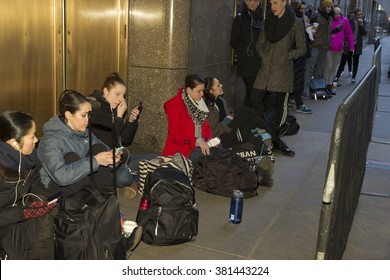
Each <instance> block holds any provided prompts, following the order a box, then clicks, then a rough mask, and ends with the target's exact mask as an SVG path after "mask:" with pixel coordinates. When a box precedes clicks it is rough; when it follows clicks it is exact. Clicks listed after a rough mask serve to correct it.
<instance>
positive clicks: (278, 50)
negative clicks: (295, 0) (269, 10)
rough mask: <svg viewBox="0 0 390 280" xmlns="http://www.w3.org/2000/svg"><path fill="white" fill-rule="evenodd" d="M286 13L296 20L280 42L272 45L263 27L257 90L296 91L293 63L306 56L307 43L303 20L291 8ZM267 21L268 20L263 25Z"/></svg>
mask: <svg viewBox="0 0 390 280" xmlns="http://www.w3.org/2000/svg"><path fill="white" fill-rule="evenodd" d="M285 13H289V16H291V17H294V18H295V20H294V23H293V25H292V27H291V29H290V30H289V32H288V33H287V34H286V35H285V36H284V37H283V38H282V39H281V40H279V41H278V42H276V43H271V42H269V41H268V40H267V38H266V34H265V31H264V32H263V29H264V24H263V25H262V31H261V32H260V36H259V40H258V41H257V44H256V49H257V53H258V54H259V56H260V60H261V62H262V65H261V67H260V70H259V72H258V74H257V77H256V81H255V83H254V88H256V89H260V90H268V91H274V92H292V91H293V90H294V71H293V61H294V59H297V58H298V57H301V56H304V55H305V54H306V42H305V34H304V30H303V24H302V19H301V18H296V17H295V13H294V11H293V10H292V8H291V7H290V6H287V7H286V12H285ZM270 16H273V14H272V15H270ZM286 16H287V15H286ZM266 21H267V18H266V20H265V21H263V23H264V22H266ZM294 42H295V44H294Z"/></svg>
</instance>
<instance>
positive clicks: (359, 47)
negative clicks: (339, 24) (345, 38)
mask: <svg viewBox="0 0 390 280" xmlns="http://www.w3.org/2000/svg"><path fill="white" fill-rule="evenodd" d="M352 22H353V23H352V24H351V28H352V33H355V30H356V29H357V32H358V33H357V39H356V42H355V53H354V55H361V54H362V53H363V36H366V35H367V30H366V27H365V23H363V25H359V24H358V23H357V22H356V21H355V20H353V21H352Z"/></svg>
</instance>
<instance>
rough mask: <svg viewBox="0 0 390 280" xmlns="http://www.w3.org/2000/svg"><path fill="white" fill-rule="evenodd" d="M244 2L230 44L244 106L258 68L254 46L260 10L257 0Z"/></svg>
mask: <svg viewBox="0 0 390 280" xmlns="http://www.w3.org/2000/svg"><path fill="white" fill-rule="evenodd" d="M245 3H246V6H245V8H244V9H243V11H242V12H241V13H238V14H237V16H236V17H235V18H234V21H233V26H232V32H231V37H230V45H231V46H232V48H234V51H235V53H236V54H237V75H238V76H240V77H242V79H243V80H244V83H245V87H246V96H245V106H249V101H250V95H251V92H252V88H253V84H254V82H255V79H256V75H257V72H258V71H259V68H260V59H259V57H258V55H257V52H256V48H255V46H256V42H257V39H258V38H259V34H260V23H261V21H262V12H261V8H260V7H259V0H246V1H245Z"/></svg>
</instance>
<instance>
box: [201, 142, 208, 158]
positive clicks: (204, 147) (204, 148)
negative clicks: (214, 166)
mask: <svg viewBox="0 0 390 280" xmlns="http://www.w3.org/2000/svg"><path fill="white" fill-rule="evenodd" d="M199 148H200V149H201V151H202V154H203V155H205V156H207V155H209V154H210V147H209V145H207V143H206V142H204V141H203V142H201V143H200V144H199Z"/></svg>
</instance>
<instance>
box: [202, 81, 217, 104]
mask: <svg viewBox="0 0 390 280" xmlns="http://www.w3.org/2000/svg"><path fill="white" fill-rule="evenodd" d="M214 81H215V78H214V77H206V78H205V79H204V90H203V93H204V101H205V102H206V105H207V106H214V103H215V99H216V98H215V96H214V95H213V94H212V93H211V90H212V87H213V85H214Z"/></svg>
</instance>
